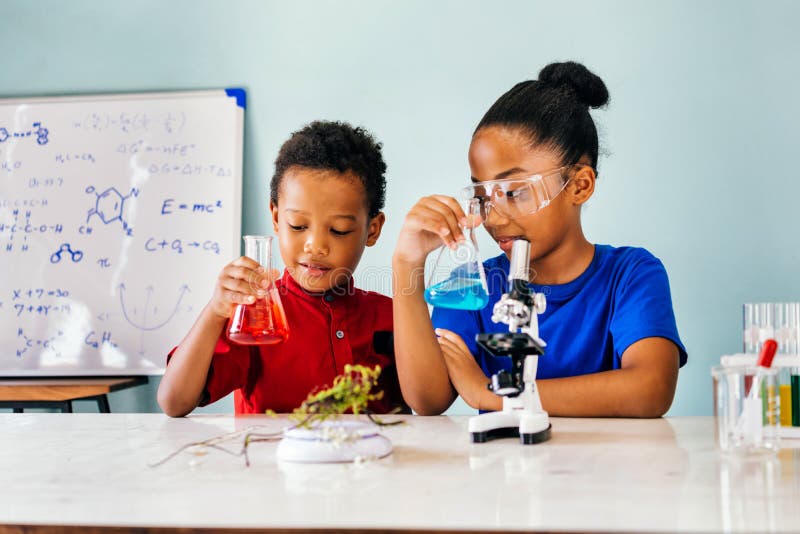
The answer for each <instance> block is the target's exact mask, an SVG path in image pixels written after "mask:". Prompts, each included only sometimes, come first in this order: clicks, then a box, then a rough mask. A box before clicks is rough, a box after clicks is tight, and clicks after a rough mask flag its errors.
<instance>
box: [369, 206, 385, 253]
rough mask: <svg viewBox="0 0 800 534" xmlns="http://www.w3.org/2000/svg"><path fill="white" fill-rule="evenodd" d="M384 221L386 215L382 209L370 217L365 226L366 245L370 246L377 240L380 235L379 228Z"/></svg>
mask: <svg viewBox="0 0 800 534" xmlns="http://www.w3.org/2000/svg"><path fill="white" fill-rule="evenodd" d="M385 222H386V215H384V214H383V212H382V211H379V212H378V214H377V215H376V216H375V217H373V218H372V219H370V221H369V225H368V226H367V246H368V247H371V246H372V245H374V244H375V243H376V242H377V241H378V238H379V237H380V236H381V229H382V228H383V223H385Z"/></svg>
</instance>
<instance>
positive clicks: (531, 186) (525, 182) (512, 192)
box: [461, 165, 572, 221]
mask: <svg viewBox="0 0 800 534" xmlns="http://www.w3.org/2000/svg"><path fill="white" fill-rule="evenodd" d="M570 167H572V165H567V166H564V167H561V168H559V169H555V170H552V171H548V172H547V173H546V174H534V175H533V176H526V177H525V178H505V179H503V180H489V181H486V182H476V183H474V184H472V185H470V186H468V187H465V188H463V189H462V190H461V194H462V197H463V198H464V199H466V200H469V199H473V198H474V199H477V200H478V203H479V205H480V212H481V218H482V219H483V220H484V221H485V220H486V218H487V217H488V216H489V213H491V212H492V210H496V211H497V212H498V214H500V215H502V216H503V217H508V218H516V217H522V216H525V215H531V214H533V213H536V212H537V211H539V210H540V209H542V208H545V207H546V206H547V205H548V204H550V202H551V201H552V200H553V199H554V198H555V197H556V196H558V194H559V193H560V192H561V191H563V190H564V188H565V187H567V183H569V180H568V179H567V177H566V176H567V175H566V171H567V169H569V168H570Z"/></svg>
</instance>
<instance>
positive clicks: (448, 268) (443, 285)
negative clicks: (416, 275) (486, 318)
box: [425, 198, 489, 310]
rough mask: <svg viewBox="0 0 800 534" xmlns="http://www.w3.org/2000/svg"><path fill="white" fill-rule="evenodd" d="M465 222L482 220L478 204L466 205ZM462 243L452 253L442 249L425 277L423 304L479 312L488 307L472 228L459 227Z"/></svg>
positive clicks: (487, 297) (483, 275) (487, 291)
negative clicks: (424, 302) (462, 237)
mask: <svg viewBox="0 0 800 534" xmlns="http://www.w3.org/2000/svg"><path fill="white" fill-rule="evenodd" d="M466 208H467V209H466V210H465V211H466V213H467V219H468V222H469V223H471V224H474V222H475V221H479V220H481V215H480V201H479V200H478V199H477V198H471V199H469V200H468V201H467V205H466ZM462 230H463V232H464V238H465V240H464V241H463V242H462V243H458V246H457V247H456V248H455V249H451V248H449V247H447V246H442V247H441V248H440V249H439V253H438V256H437V257H436V263H435V265H434V266H433V269H432V270H431V274H430V276H429V277H428V283H427V284H426V289H425V300H426V301H427V302H428V304H431V305H433V306H439V307H441V308H453V309H456V310H480V309H483V308H484V307H485V306H486V305H487V304H488V303H489V290H488V288H487V286H486V274H485V273H484V272H483V264H482V263H481V257H480V254H479V253H478V241H477V238H476V236H475V228H474V227H471V226H470V224H467V225H466V226H464V227H462Z"/></svg>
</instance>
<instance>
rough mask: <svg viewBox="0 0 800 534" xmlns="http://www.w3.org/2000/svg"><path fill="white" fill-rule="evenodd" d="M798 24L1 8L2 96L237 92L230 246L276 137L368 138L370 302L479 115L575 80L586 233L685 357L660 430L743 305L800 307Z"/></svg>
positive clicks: (74, 4)
mask: <svg viewBox="0 0 800 534" xmlns="http://www.w3.org/2000/svg"><path fill="white" fill-rule="evenodd" d="M797 20H800V3H798V2H794V1H792V0H786V1H771V2H769V1H767V2H755V1H753V2H746V1H732V0H725V1H708V0H700V1H698V0H681V1H662V2H642V1H640V0H629V1H613V2H611V1H608V2H601V1H566V0H565V1H561V2H552V1H547V2H532V1H526V2H511V1H507V2H500V1H491V2H490V1H485V2H477V1H463V0H459V1H447V2H433V1H429V0H414V1H404V2H400V1H395V2H385V1H374V0H370V1H367V0H364V1H337V2H320V1H315V2H311V1H300V2H298V1H289V0H285V1H281V2H266V1H260V0H259V1H247V2H244V1H239V2H237V1H231V0H226V1H210V0H206V1H198V0H180V1H169V2H165V1H163V0H152V1H150V0H148V1H132V0H131V1H127V2H122V1H116V2H109V1H99V0H98V1H75V0H73V1H70V2H63V1H57V0H51V1H30V0H19V1H17V0H14V1H9V0H2V1H0V50H1V51H2V56H1V57H2V59H1V60H0V67H2V68H0V96H22V95H49V94H63V93H77V92H119V91H141V90H159V89H167V90H169V89H195V88H216V87H227V86H244V87H246V88H247V90H248V99H249V102H248V109H247V123H246V132H245V136H246V145H245V165H244V172H245V187H244V191H245V201H244V228H243V230H244V231H245V232H247V233H260V232H267V231H269V226H268V224H267V217H266V207H267V181H268V178H269V176H270V175H271V172H272V160H273V159H274V156H275V153H276V150H277V148H278V146H279V145H280V143H281V142H282V141H283V140H284V138H285V137H286V136H287V134H288V133H289V132H290V131H292V130H294V129H297V128H298V127H299V126H301V125H302V124H304V123H305V122H308V121H310V120H313V119H318V118H324V119H345V120H349V121H351V122H354V123H358V124H362V125H364V126H367V127H368V128H370V129H372V130H373V131H374V132H375V134H376V135H377V136H378V137H379V138H380V139H381V140H382V141H383V142H384V143H385V157H386V160H387V163H388V166H389V173H388V179H389V190H388V206H387V210H386V211H387V214H388V222H387V225H386V229H385V234H384V237H383V238H382V240H381V242H380V243H379V244H378V245H377V246H376V247H374V248H373V249H370V250H369V251H368V252H367V254H366V255H365V257H364V260H363V263H362V265H365V266H371V267H373V268H383V269H384V270H383V271H382V272H383V273H384V274H382V275H381V276H379V277H378V278H377V279H371V281H369V282H368V285H369V286H371V287H372V288H377V289H382V290H383V291H388V281H389V278H388V274H386V273H387V272H388V271H387V270H386V268H387V267H388V265H389V259H390V255H391V251H392V245H393V242H394V239H395V236H396V235H397V233H398V231H399V228H400V224H401V222H402V219H403V216H404V213H405V211H406V210H407V209H408V208H409V207H410V206H411V205H412V204H413V203H414V201H415V200H416V199H417V198H418V197H419V196H421V195H425V194H431V193H434V192H441V193H453V192H454V191H455V190H456V189H457V187H458V186H459V185H460V184H462V183H463V182H464V180H465V179H466V178H467V176H468V174H467V173H468V166H467V159H466V152H467V146H468V143H469V139H470V134H471V132H472V130H473V128H474V126H475V124H476V122H477V121H478V120H479V118H480V117H481V115H482V114H483V112H484V111H485V110H486V108H487V107H488V106H489V105H490V104H491V103H492V102H493V101H494V100H495V99H496V98H497V97H498V96H499V95H500V94H501V93H502V92H504V91H505V90H507V89H508V88H509V87H510V86H511V85H513V84H514V83H515V82H517V81H520V80H523V79H528V78H531V77H535V75H536V74H537V72H538V70H539V69H540V68H541V67H542V66H544V65H545V64H546V63H548V62H550V61H553V60H561V59H576V60H579V61H582V62H584V63H586V64H587V65H588V66H589V67H590V68H592V69H593V70H595V71H596V72H597V73H598V74H600V75H601V76H602V77H603V78H604V80H605V82H606V84H607V85H608V87H609V89H610V93H611V105H610V107H609V108H608V109H607V110H601V111H597V112H595V117H596V120H597V122H598V125H599V129H600V132H601V145H602V150H603V151H604V157H603V158H602V159H601V162H600V172H601V174H600V181H599V183H598V191H597V195H596V197H595V198H594V199H593V200H592V201H591V202H590V204H589V206H588V208H587V209H586V211H585V229H586V231H587V234H588V236H589V238H590V239H591V240H593V241H595V242H600V243H611V244H614V245H623V244H631V245H641V246H646V247H647V248H649V249H650V250H651V251H652V252H654V253H655V254H656V255H657V256H659V257H660V258H661V259H662V260H663V261H664V263H665V264H666V266H667V269H668V271H669V274H670V277H671V283H672V290H673V300H674V304H675V311H676V314H677V319H678V326H679V329H680V332H681V335H682V337H683V339H684V341H685V344H686V346H687V347H688V349H689V354H690V359H689V364H688V365H687V366H686V367H684V368H683V369H682V371H681V375H680V381H679V385H678V393H677V396H676V400H675V403H674V405H673V409H672V411H671V414H674V415H684V414H708V413H710V411H711V387H710V386H711V381H710V377H709V368H710V366H711V365H712V364H713V363H714V362H715V361H717V359H718V357H719V356H720V355H721V354H723V353H726V352H732V351H737V350H738V349H739V347H740V338H741V334H740V328H741V311H740V310H741V303H743V302H745V301H758V300H800V282H798V274H800V269H798V266H799V265H800V261H798V251H799V250H800V246H798V245H800V231H798V229H799V228H800V224H798V210H797V208H796V199H797V198H798V196H800V185H799V184H800V180H798V171H797V163H796V161H795V160H796V154H797V144H798V141H800V138H799V136H798V134H797V131H798V130H797V125H798V124H800V98H798V96H797V94H798V93H797V85H798V84H799V83H800V61H799V60H798V58H800V38H798V36H797V35H798V33H797V31H796V21H797ZM483 243H485V244H486V245H485V247H484V250H486V251H487V254H486V255H488V251H490V250H491V253H492V254H494V251H495V250H496V249H494V248H492V247H491V244H490V243H489V241H488V240H486V239H484V241H483ZM3 268H7V267H3ZM373 272H375V271H374V270H373ZM209 293H210V288H209ZM577 326H579V325H576V327H577ZM155 390H156V383H151V385H150V386H148V387H142V388H138V389H136V390H131V391H125V392H119V393H115V394H113V395H112V396H111V397H112V398H111V403H112V410H115V411H152V410H157V409H158V407H157V405H156V404H155V401H154V397H155ZM87 409H93V407H90V408H87ZM217 409H222V410H231V409H232V408H231V404H230V403H229V402H228V403H224V404H221V405H219V406H218V407H217Z"/></svg>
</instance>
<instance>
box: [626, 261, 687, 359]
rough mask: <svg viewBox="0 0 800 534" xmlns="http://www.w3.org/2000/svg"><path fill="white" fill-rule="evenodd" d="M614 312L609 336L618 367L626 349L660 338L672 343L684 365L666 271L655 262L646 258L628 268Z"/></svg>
mask: <svg viewBox="0 0 800 534" xmlns="http://www.w3.org/2000/svg"><path fill="white" fill-rule="evenodd" d="M614 308H615V309H614V312H613V314H612V317H611V336H612V338H613V341H614V358H615V359H616V360H617V362H616V363H617V365H620V364H621V361H622V354H623V353H624V352H625V351H626V350H627V349H628V347H630V346H631V345H633V344H634V343H636V342H637V341H639V340H642V339H645V338H648V337H663V338H665V339H669V340H670V341H672V342H673V343H675V345H676V346H677V347H678V351H679V353H680V365H681V366H683V365H684V364H686V360H687V354H686V348H685V347H684V346H683V343H682V342H681V339H680V337H679V336H678V327H677V325H676V323H675V314H674V313H673V310H672V297H671V295H670V289H669V279H668V277H667V271H666V269H665V268H664V265H663V264H662V263H661V261H660V260H659V259H658V258H656V257H655V256H652V255H650V254H648V255H647V256H646V257H643V258H642V259H640V260H638V261H636V262H633V263H632V264H631V267H630V268H629V269H628V270H627V272H626V273H625V274H624V275H623V276H622V277H621V279H620V283H619V285H618V287H617V290H616V292H615V295H614Z"/></svg>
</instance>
